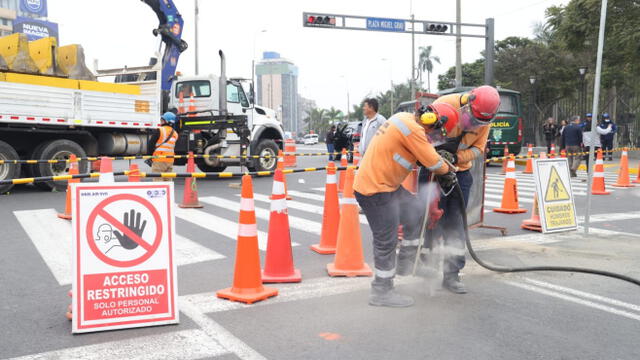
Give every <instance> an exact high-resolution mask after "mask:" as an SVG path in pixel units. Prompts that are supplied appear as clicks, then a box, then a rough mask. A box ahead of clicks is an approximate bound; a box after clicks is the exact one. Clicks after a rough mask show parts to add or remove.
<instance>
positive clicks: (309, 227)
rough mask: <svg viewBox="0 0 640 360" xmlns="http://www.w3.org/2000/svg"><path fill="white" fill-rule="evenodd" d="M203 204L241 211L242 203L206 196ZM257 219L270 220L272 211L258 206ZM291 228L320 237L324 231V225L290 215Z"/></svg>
mask: <svg viewBox="0 0 640 360" xmlns="http://www.w3.org/2000/svg"><path fill="white" fill-rule="evenodd" d="M200 201H201V202H204V203H206V204H210V205H213V206H217V207H219V208H223V209H227V210H231V211H239V210H240V203H239V202H237V201H231V200H227V199H224V198H220V197H217V196H206V197H202V198H200ZM255 211H256V217H257V218H259V219H262V220H269V217H270V216H271V211H270V210H267V209H263V208H260V207H257V206H256V210H255ZM289 226H290V227H291V228H293V229H296V230H300V231H305V232H308V233H312V234H315V235H320V232H321V231H322V224H320V223H319V222H317V221H311V220H307V219H304V218H301V217H297V216H292V215H289Z"/></svg>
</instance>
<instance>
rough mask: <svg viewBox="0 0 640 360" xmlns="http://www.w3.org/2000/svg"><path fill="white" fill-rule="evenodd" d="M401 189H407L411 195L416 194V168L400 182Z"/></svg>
mask: <svg viewBox="0 0 640 360" xmlns="http://www.w3.org/2000/svg"><path fill="white" fill-rule="evenodd" d="M402 187H404V188H405V189H407V191H409V192H410V193H412V194H413V195H415V194H417V193H418V168H416V167H414V168H413V170H411V172H410V173H409V175H407V177H406V178H405V179H404V181H403V182H402Z"/></svg>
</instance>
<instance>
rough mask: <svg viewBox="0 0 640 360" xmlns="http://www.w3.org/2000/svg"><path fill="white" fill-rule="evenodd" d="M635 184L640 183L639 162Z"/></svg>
mask: <svg viewBox="0 0 640 360" xmlns="http://www.w3.org/2000/svg"><path fill="white" fill-rule="evenodd" d="M633 183H634V184H640V163H638V177H637V178H636V179H635V180H633Z"/></svg>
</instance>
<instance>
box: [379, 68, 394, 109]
mask: <svg viewBox="0 0 640 360" xmlns="http://www.w3.org/2000/svg"><path fill="white" fill-rule="evenodd" d="M380 60H382V61H388V62H389V80H390V81H391V110H390V114H389V116H391V115H393V110H394V108H393V96H394V92H395V91H394V89H393V73H392V71H393V63H392V62H391V59H387V58H382V59H380Z"/></svg>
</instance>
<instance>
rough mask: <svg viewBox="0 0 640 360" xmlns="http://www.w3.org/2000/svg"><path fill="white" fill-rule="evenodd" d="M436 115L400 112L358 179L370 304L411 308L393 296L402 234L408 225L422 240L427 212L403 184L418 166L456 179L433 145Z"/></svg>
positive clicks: (376, 141)
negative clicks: (430, 135) (368, 248)
mask: <svg viewBox="0 0 640 360" xmlns="http://www.w3.org/2000/svg"><path fill="white" fill-rule="evenodd" d="M437 120H438V119H437V115H435V114H434V113H432V112H424V113H421V112H417V113H416V114H411V113H398V114H395V115H393V116H392V117H391V118H390V119H389V120H387V121H386V122H385V123H384V124H383V125H382V126H381V127H379V128H378V130H377V132H376V135H375V137H373V138H372V140H371V143H370V144H369V146H368V148H367V152H366V153H365V155H364V157H363V159H362V162H361V163H360V169H359V170H358V173H357V175H356V178H355V182H354V190H355V196H356V199H357V201H358V204H359V205H360V207H361V208H362V210H363V211H364V213H365V216H366V217H367V220H368V222H369V226H370V227H371V232H372V233H373V256H374V267H375V278H374V280H373V282H372V283H371V295H370V297H369V304H370V305H374V306H389V307H406V306H411V305H413V299H412V298H411V297H409V296H405V295H401V294H398V293H396V292H395V291H394V287H393V279H394V276H395V270H396V247H397V244H398V240H397V229H398V225H399V224H403V226H404V232H405V234H406V235H407V236H412V237H414V238H416V239H417V238H419V236H420V217H421V216H422V215H423V214H424V207H422V206H421V203H420V201H419V200H418V198H417V197H416V196H413V195H412V194H411V193H409V192H408V191H407V190H405V189H404V188H403V187H402V186H400V184H401V183H402V182H403V180H404V179H405V178H406V177H407V175H408V174H409V173H410V172H411V170H412V169H413V166H414V165H415V164H416V162H417V161H419V162H420V163H421V164H422V165H423V166H425V167H426V168H428V169H429V170H430V171H433V172H434V174H436V175H437V176H438V177H442V178H445V179H446V178H448V179H449V181H454V180H455V174H454V173H452V172H451V169H449V166H448V165H446V164H445V162H444V161H443V160H442V158H441V157H440V155H438V153H437V152H436V150H435V148H434V147H433V146H432V145H431V144H430V143H429V140H428V139H427V136H426V132H427V131H431V130H432V128H433V124H434V122H436V121H437Z"/></svg>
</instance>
